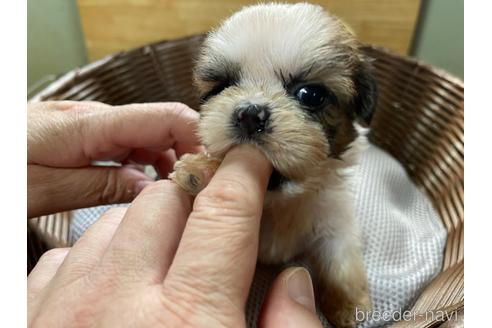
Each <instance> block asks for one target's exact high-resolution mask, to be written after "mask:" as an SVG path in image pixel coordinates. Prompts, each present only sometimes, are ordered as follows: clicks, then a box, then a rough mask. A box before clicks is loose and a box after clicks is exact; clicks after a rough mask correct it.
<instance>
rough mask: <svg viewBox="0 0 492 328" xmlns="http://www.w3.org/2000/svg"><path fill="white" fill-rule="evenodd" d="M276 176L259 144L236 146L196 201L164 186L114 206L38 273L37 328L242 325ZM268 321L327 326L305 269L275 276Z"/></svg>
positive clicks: (33, 284) (265, 314) (34, 284)
mask: <svg viewBox="0 0 492 328" xmlns="http://www.w3.org/2000/svg"><path fill="white" fill-rule="evenodd" d="M271 170H272V169H271V165H270V163H269V162H268V160H267V159H266V158H265V157H264V155H263V154H262V153H261V152H260V151H258V150H257V149H256V148H254V147H251V146H238V147H236V148H234V149H232V150H231V151H230V152H229V153H228V154H227V155H226V157H225V158H224V160H223V162H222V163H221V166H220V167H219V169H218V171H217V172H216V174H215V175H214V176H213V178H212V180H211V182H210V184H209V185H208V186H207V187H206V188H205V189H204V190H203V191H202V192H200V193H199V194H198V196H197V197H196V198H195V201H194V203H193V205H192V204H191V200H190V198H189V197H188V196H187V195H186V194H185V193H184V192H183V191H182V190H181V189H180V188H179V187H178V186H177V185H175V184H174V183H172V182H170V181H167V180H162V181H158V182H154V183H152V184H151V185H149V186H147V187H146V188H145V189H144V190H143V191H142V192H141V193H140V194H139V195H138V196H137V197H136V199H135V200H134V201H133V203H132V204H131V205H130V207H129V208H128V209H124V208H118V209H111V210H109V211H108V212H106V213H105V214H104V215H103V216H102V217H101V218H100V219H99V220H98V221H97V222H96V223H95V224H94V225H93V226H91V227H90V228H89V230H88V231H87V232H86V233H85V234H84V235H83V236H82V237H81V239H79V240H78V241H77V243H76V244H75V245H74V246H73V247H72V248H71V249H57V250H54V251H51V252H48V253H47V254H45V255H44V256H43V257H42V258H41V259H40V261H39V263H38V265H37V266H36V267H35V268H34V269H33V271H32V272H31V274H30V276H29V279H28V323H29V326H31V327H73V326H77V327H93V326H98V327H159V326H163V327H184V326H190V327H197V326H198V327H244V326H245V314H244V308H245V304H246V299H247V296H248V292H249V288H250V285H251V281H252V277H253V273H254V269H255V265H256V257H257V251H258V238H259V236H258V235H259V227H260V218H261V212H262V208H263V198H264V194H265V190H266V187H267V181H268V177H269V175H270V173H271ZM192 206H193V210H192V211H191V207H192ZM190 211H191V214H190ZM260 325H261V326H263V327H267V328H276V327H321V324H320V322H319V320H318V319H317V317H316V314H315V310H314V296H313V290H312V284H311V280H310V278H309V274H307V272H306V271H305V270H304V269H288V270H287V271H285V272H283V273H282V274H281V275H280V276H279V277H278V278H277V280H276V281H275V283H274V285H273V288H272V290H271V291H270V293H269V296H268V298H267V300H266V302H265V304H264V307H263V311H262V315H261V322H260Z"/></svg>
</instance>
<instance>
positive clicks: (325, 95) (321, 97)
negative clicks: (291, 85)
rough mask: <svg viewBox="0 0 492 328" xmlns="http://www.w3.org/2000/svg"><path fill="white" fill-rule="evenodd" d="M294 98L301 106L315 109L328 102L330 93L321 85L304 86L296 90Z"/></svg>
mask: <svg viewBox="0 0 492 328" xmlns="http://www.w3.org/2000/svg"><path fill="white" fill-rule="evenodd" d="M294 97H296V98H297V100H298V101H299V102H300V103H301V104H302V105H304V106H306V107H309V108H312V109H317V108H319V107H321V106H322V105H324V104H325V103H326V102H327V101H328V100H329V98H330V93H329V91H328V90H327V89H326V88H325V86H323V85H322V84H305V85H302V86H300V87H298V88H297V89H296V91H295V92H294Z"/></svg>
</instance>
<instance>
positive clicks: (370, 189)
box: [71, 145, 446, 328]
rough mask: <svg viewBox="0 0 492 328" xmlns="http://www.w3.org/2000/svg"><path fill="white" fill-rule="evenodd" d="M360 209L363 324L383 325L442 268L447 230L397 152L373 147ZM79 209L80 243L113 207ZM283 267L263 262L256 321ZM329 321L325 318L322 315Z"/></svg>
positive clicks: (359, 175) (361, 173) (253, 312)
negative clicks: (366, 288) (367, 311)
mask: <svg viewBox="0 0 492 328" xmlns="http://www.w3.org/2000/svg"><path fill="white" fill-rule="evenodd" d="M355 178H356V183H355V186H354V187H355V190H354V192H355V195H356V213H357V217H358V220H359V222H360V227H361V231H362V236H363V244H364V262H365V266H366V270H367V274H368V279H369V285H370V290H371V296H372V301H373V313H372V317H374V318H375V319H377V318H379V320H368V321H366V322H365V323H363V324H361V325H360V327H364V328H366V327H367V328H368V327H383V326H385V325H387V324H388V321H384V320H383V319H382V318H383V317H384V318H391V317H394V316H393V314H394V313H395V312H396V315H395V316H396V317H398V313H402V312H403V311H404V310H406V309H408V308H409V307H411V305H412V304H413V302H414V301H415V299H416V297H417V296H418V295H419V293H420V292H421V291H422V289H423V288H424V287H425V286H426V285H427V284H428V283H429V282H430V281H431V280H432V278H433V277H434V276H435V275H436V274H438V273H439V272H440V270H441V264H442V259H443V250H444V245H445V242H446V230H445V228H444V226H443V225H442V223H441V220H440V218H439V216H438V215H437V213H436V212H435V210H434V209H433V208H432V205H431V203H430V201H429V200H428V199H427V197H426V196H425V195H424V193H423V192H422V191H420V190H419V189H418V188H417V187H416V186H415V185H414V184H413V183H412V182H411V181H410V179H409V178H408V176H407V174H406V173H405V170H404V168H403V167H402V166H401V164H399V163H398V161H396V160H395V159H394V158H393V157H391V156H390V155H389V154H387V153H386V152H384V151H382V150H381V149H379V148H377V147H376V146H373V145H371V146H369V148H368V149H367V150H366V151H365V153H364V154H363V156H362V160H361V165H360V166H359V167H358V168H357V169H356V171H355ZM114 206H128V205H127V204H122V205H112V206H99V207H93V208H87V209H81V210H77V211H75V214H74V220H73V223H72V226H71V240H72V242H75V241H76V240H77V239H78V238H79V237H80V236H81V235H82V234H83V233H84V231H85V230H87V228H88V227H89V226H90V225H91V224H92V223H94V222H95V221H96V220H97V218H98V217H99V216H100V215H101V214H102V213H104V211H106V210H107V209H108V208H110V207H114ZM279 270H280V268H276V269H273V268H266V267H263V266H259V267H258V269H257V272H256V274H255V279H254V282H253V287H252V290H251V293H250V297H249V300H248V306H247V321H248V325H249V326H255V323H256V320H257V318H258V314H259V311H260V307H261V304H262V301H263V297H264V296H265V294H266V291H267V290H268V287H269V286H270V285H271V282H272V280H273V279H274V277H275V276H276V274H277V273H278V272H279ZM320 318H321V319H322V321H323V324H324V326H326V327H328V326H329V325H328V323H327V322H326V319H325V318H323V317H322V316H320Z"/></svg>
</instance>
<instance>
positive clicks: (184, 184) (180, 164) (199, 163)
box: [169, 153, 220, 196]
mask: <svg viewBox="0 0 492 328" xmlns="http://www.w3.org/2000/svg"><path fill="white" fill-rule="evenodd" d="M219 165H220V160H219V159H217V158H213V157H211V156H209V155H207V154H205V153H198V154H185V155H183V156H181V158H180V159H179V161H177V162H176V163H174V172H172V173H171V174H169V179H171V180H173V181H174V182H175V183H176V184H178V185H179V186H180V187H181V188H183V190H185V191H186V192H187V193H188V194H190V195H192V196H196V195H197V194H198V193H199V192H200V191H201V190H202V189H203V188H205V187H206V186H207V184H208V183H209V182H210V179H211V178H212V176H213V175H214V173H215V171H216V170H217V168H218V167H219Z"/></svg>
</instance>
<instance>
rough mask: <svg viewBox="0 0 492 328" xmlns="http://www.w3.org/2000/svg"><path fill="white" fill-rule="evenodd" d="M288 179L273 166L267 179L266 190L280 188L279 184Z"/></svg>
mask: <svg viewBox="0 0 492 328" xmlns="http://www.w3.org/2000/svg"><path fill="white" fill-rule="evenodd" d="M287 181H288V179H287V178H286V177H284V176H283V175H282V174H280V172H279V171H277V169H275V168H273V171H272V175H271V176H270V180H269V181H268V188H267V190H268V191H275V190H278V189H280V186H282V184H284V183H285V182H287Z"/></svg>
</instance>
